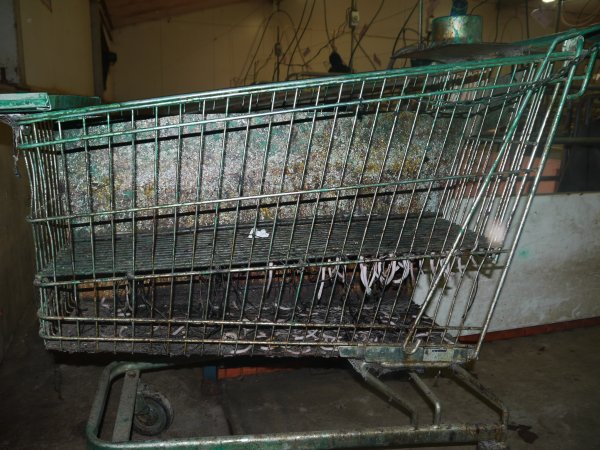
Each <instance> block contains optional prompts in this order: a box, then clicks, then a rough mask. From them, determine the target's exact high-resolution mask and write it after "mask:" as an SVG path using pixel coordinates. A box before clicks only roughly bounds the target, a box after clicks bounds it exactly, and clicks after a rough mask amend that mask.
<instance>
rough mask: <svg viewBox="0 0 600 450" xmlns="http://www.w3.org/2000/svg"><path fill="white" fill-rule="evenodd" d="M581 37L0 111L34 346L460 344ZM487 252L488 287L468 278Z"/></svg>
mask: <svg viewBox="0 0 600 450" xmlns="http://www.w3.org/2000/svg"><path fill="white" fill-rule="evenodd" d="M582 36H583V34H582V33H581V32H577V31H573V32H571V33H566V34H563V35H561V36H559V37H557V38H556V39H554V40H553V41H552V40H550V41H547V42H546V47H547V48H546V49H544V51H543V52H541V53H540V52H537V51H535V50H534V49H532V50H531V51H530V53H529V54H524V55H520V56H511V57H503V58H496V59H487V60H482V61H471V62H463V63H459V64H452V65H431V66H426V67H420V68H412V69H401V70H392V71H384V72H377V73H366V74H355V75H347V76H340V77H333V78H327V79H317V80H303V81H295V82H286V83H278V84H271V85H259V86H252V87H245V88H238V89H227V90H221V91H214V92H209V93H204V94H194V95H184V96H176V97H167V98H160V99H153V100H146V101H135V102H128V103H122V104H114V105H98V106H91V107H83V108H76V109H65V110H59V111H50V112H38V113H35V114H29V115H10V116H7V118H8V119H9V120H10V122H11V124H12V125H13V126H14V129H15V136H16V137H15V139H16V149H17V155H23V156H24V157H25V160H26V162H27V170H28V176H29V180H30V184H31V217H30V218H29V220H30V222H31V224H32V227H33V233H34V237H35V248H36V261H37V275H36V279H35V284H36V286H37V287H38V288H39V296H40V309H39V319H40V333H41V336H42V337H43V339H44V341H45V343H46V346H47V347H48V348H50V349H55V350H62V351H69V352H131V353H142V354H162V355H217V356H227V355H257V354H261V355H267V356H308V355H312V356H322V357H329V356H343V357H347V358H353V359H363V360H365V361H367V362H376V363H380V364H383V365H390V366H411V365H419V366H428V365H429V366H444V365H449V364H451V363H455V362H466V361H468V360H471V359H473V358H475V357H476V356H477V354H478V352H479V349H480V346H481V342H482V340H483V337H484V336H485V333H486V331H487V329H488V326H489V323H490V319H491V317H492V314H493V311H494V307H495V305H496V303H497V300H498V296H499V292H500V289H501V288H502V284H503V283H504V279H505V275H506V272H507V270H508V268H509V267H510V262H511V259H512V257H513V254H514V250H515V243H516V242H517V240H518V237H519V235H520V232H521V229H522V227H523V224H524V220H525V217H526V215H527V211H528V209H529V204H530V202H531V199H532V196H533V195H534V193H535V189H536V186H537V184H538V181H539V179H540V174H541V170H542V168H543V166H544V162H545V159H546V155H547V153H548V149H549V147H550V143H551V140H552V137H553V135H554V132H555V130H556V127H557V123H558V117H559V115H560V112H561V109H562V106H563V104H564V102H565V101H566V100H567V99H568V98H569V96H573V95H576V94H577V93H574V92H573V90H572V83H573V81H574V80H580V81H581V86H580V92H583V90H585V86H586V84H587V80H588V79H589V76H590V73H591V71H592V68H593V65H594V59H595V56H596V52H597V48H596V47H593V48H591V49H585V47H584V39H583V37H582ZM563 43H564V45H563ZM539 44H540V45H541V44H543V42H541V41H540V42H539ZM548 44H549V47H548ZM582 69H584V71H583V72H582ZM523 205H524V206H523ZM492 268H495V269H497V270H500V271H501V275H500V277H499V283H498V286H497V289H496V291H495V293H494V295H492V296H489V297H485V298H482V297H481V296H476V292H477V283H478V279H479V277H481V276H483V274H484V273H485V272H486V271H488V270H491V269H492ZM475 303H477V305H476V308H474V305H475ZM475 310H476V311H477V314H475V313H474V312H473V311H475ZM482 311H483V313H482ZM474 334H475V335H478V336H479V338H478V340H477V343H476V344H467V343H465V342H464V340H463V339H461V337H463V336H464V335H474Z"/></svg>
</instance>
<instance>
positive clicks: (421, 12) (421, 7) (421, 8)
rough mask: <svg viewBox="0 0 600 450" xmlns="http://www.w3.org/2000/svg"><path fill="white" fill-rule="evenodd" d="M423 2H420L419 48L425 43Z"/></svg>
mask: <svg viewBox="0 0 600 450" xmlns="http://www.w3.org/2000/svg"><path fill="white" fill-rule="evenodd" d="M423 8H424V6H423V0H419V48H421V44H422V43H423Z"/></svg>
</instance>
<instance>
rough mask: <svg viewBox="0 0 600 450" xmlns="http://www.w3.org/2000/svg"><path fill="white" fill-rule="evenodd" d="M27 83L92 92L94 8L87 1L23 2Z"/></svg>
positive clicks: (51, 89)
mask: <svg viewBox="0 0 600 450" xmlns="http://www.w3.org/2000/svg"><path fill="white" fill-rule="evenodd" d="M19 5H20V6H19V8H20V17H21V21H20V28H21V33H22V42H23V56H24V62H25V83H26V84H27V86H29V87H30V88H31V89H32V90H39V91H49V92H59V93H69V94H79V95H92V94H93V75H92V56H91V31H90V12H89V4H88V2H87V1H82V0H60V1H53V2H52V11H50V10H49V9H48V8H47V7H46V6H45V5H44V4H43V3H42V2H41V1H39V0H22V1H20V2H19Z"/></svg>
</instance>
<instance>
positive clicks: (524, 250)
mask: <svg viewBox="0 0 600 450" xmlns="http://www.w3.org/2000/svg"><path fill="white" fill-rule="evenodd" d="M517 256H519V258H522V259H527V258H529V256H530V252H529V249H527V248H521V249H519V251H518V252H517Z"/></svg>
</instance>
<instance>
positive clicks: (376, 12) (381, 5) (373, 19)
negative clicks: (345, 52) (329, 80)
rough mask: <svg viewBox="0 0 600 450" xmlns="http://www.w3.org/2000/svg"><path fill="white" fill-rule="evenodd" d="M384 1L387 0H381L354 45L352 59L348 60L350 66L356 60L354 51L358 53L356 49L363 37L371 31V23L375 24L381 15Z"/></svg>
mask: <svg viewBox="0 0 600 450" xmlns="http://www.w3.org/2000/svg"><path fill="white" fill-rule="evenodd" d="M384 3H385V0H381V3H380V4H379V7H378V8H377V11H375V14H373V17H371V20H370V21H369V23H368V24H367V26H366V27H365V28H364V29H363V31H362V32H361V34H360V36H359V38H358V40H357V41H356V44H355V45H354V48H353V49H352V52H351V53H350V60H349V61H348V66H350V67H352V61H353V60H354V53H356V49H357V48H358V46H359V45H360V43H361V41H362V40H363V38H364V37H365V36H366V34H367V31H369V28H371V25H373V22H374V21H375V19H377V16H378V15H379V13H381V10H382V9H383V5H384Z"/></svg>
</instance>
